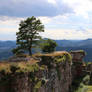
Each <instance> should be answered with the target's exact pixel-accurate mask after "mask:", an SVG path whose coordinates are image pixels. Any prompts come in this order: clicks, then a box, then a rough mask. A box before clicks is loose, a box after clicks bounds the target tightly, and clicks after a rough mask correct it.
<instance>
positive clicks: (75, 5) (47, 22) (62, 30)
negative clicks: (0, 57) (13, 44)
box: [0, 0, 92, 40]
mask: <svg viewBox="0 0 92 92" xmlns="http://www.w3.org/2000/svg"><path fill="white" fill-rule="evenodd" d="M86 6H87V7H86ZM31 16H35V17H36V18H37V19H40V20H41V22H42V23H43V25H44V26H45V32H43V33H41V34H40V35H41V36H42V37H43V38H50V39H57V40H58V39H69V40H80V39H88V38H91V39H92V1H91V0H85V2H84V1H83V0H44V1H43V0H36V1H34V0H26V1H25V0H19V1H17V0H7V1H6V0H1V3H0V40H16V32H18V28H19V23H20V21H21V20H25V19H26V18H27V17H31Z"/></svg>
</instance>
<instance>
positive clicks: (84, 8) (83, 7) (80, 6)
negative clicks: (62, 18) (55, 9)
mask: <svg viewBox="0 0 92 92" xmlns="http://www.w3.org/2000/svg"><path fill="white" fill-rule="evenodd" d="M63 1H64V3H67V4H68V6H70V7H71V8H72V9H73V10H74V12H75V13H76V15H82V16H83V17H85V18H89V12H92V1H91V0H85V1H84V0H63Z"/></svg>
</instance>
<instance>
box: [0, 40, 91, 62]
mask: <svg viewBox="0 0 92 92" xmlns="http://www.w3.org/2000/svg"><path fill="white" fill-rule="evenodd" d="M55 41H56V42H57V44H58V46H57V48H56V50H57V51H60V50H66V51H71V50H81V49H82V50H85V52H86V53H87V55H86V57H85V61H92V54H91V51H92V39H87V40H55ZM15 47H16V42H15V41H0V60H1V59H7V58H8V57H10V56H12V55H13V54H12V52H11V50H12V49H13V48H15Z"/></svg>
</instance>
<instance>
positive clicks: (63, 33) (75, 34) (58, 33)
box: [41, 29, 92, 40]
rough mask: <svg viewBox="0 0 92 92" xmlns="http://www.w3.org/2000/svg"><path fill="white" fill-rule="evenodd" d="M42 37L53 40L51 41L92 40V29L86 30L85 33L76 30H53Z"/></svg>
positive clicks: (47, 31)
mask: <svg viewBox="0 0 92 92" xmlns="http://www.w3.org/2000/svg"><path fill="white" fill-rule="evenodd" d="M41 35H42V36H43V37H44V38H47V37H48V38H51V39H57V40H59V39H70V40H71V39H77V40H80V39H87V38H92V29H89V30H86V31H85V32H83V31H77V30H74V29H72V30H71V29H57V30H56V29H52V30H49V29H47V30H46V31H45V33H41Z"/></svg>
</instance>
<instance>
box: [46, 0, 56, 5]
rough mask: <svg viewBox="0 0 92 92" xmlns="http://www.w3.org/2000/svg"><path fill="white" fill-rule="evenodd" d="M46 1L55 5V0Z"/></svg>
mask: <svg viewBox="0 0 92 92" xmlns="http://www.w3.org/2000/svg"><path fill="white" fill-rule="evenodd" d="M48 2H49V3H51V4H55V5H56V0H48Z"/></svg>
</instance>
